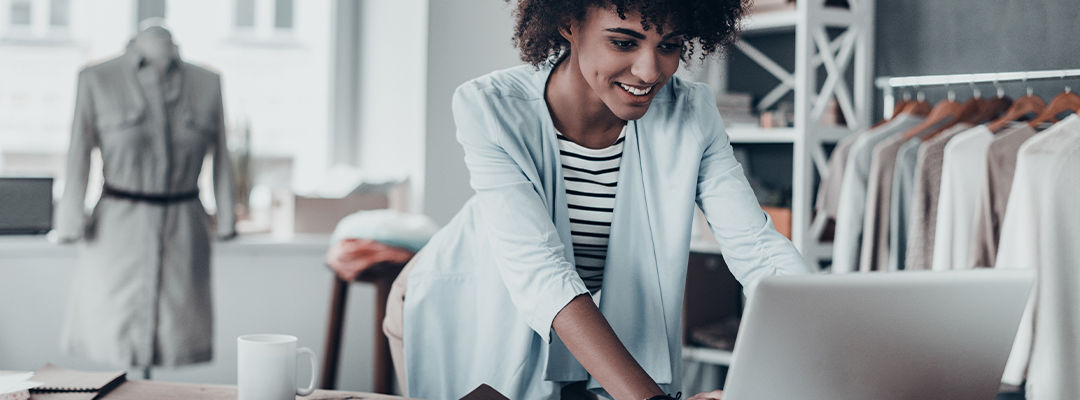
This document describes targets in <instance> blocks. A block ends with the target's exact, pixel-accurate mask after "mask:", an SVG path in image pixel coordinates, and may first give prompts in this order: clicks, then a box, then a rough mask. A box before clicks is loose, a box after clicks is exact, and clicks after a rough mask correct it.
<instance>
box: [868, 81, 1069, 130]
mask: <svg viewBox="0 0 1080 400" xmlns="http://www.w3.org/2000/svg"><path fill="white" fill-rule="evenodd" d="M1073 77H1080V69H1053V70H1044V71H1016V72H989V73H977V74H951V75H923V76H902V77H890V76H883V77H879V78H877V79H875V80H874V85H875V86H877V87H878V88H879V89H881V94H882V98H883V99H884V100H885V105H884V111H885V117H886V118H889V117H892V115H891V114H892V110H893V105H894V104H896V103H895V101H896V98H895V93H893V89H896V88H904V87H914V88H919V87H924V86H946V87H948V86H951V85H970V86H974V85H975V84H976V83H993V84H994V85H995V86H997V85H998V84H999V83H1001V82H1014V81H1021V82H1026V81H1029V80H1036V79H1066V78H1073ZM998 90H999V91H1000V87H999V88H998ZM1029 93H1030V88H1029Z"/></svg>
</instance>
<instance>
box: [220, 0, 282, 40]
mask: <svg viewBox="0 0 1080 400" xmlns="http://www.w3.org/2000/svg"><path fill="white" fill-rule="evenodd" d="M240 1H241V0H233V1H232V5H233V6H232V13H233V14H232V15H231V18H229V27H230V29H232V36H233V39H234V40H235V41H237V42H241V43H256V44H286V45H287V44H291V43H293V42H294V40H293V37H294V32H295V31H296V0H287V1H290V2H292V7H291V8H292V15H291V23H290V25H291V26H290V27H287V28H283V27H278V26H277V13H278V7H277V1H278V0H251V1H252V6H253V7H254V10H253V13H254V21H253V25H252V26H243V27H242V26H239V24H238V22H239V20H238V13H239V9H240Z"/></svg>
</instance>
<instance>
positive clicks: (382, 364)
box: [374, 277, 394, 394]
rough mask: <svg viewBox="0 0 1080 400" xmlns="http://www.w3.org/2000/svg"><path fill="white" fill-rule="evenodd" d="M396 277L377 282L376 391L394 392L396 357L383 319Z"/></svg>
mask: <svg viewBox="0 0 1080 400" xmlns="http://www.w3.org/2000/svg"><path fill="white" fill-rule="evenodd" d="M393 283H394V277H390V279H380V280H378V281H376V282H375V324H374V325H375V357H374V359H375V371H374V374H375V376H374V382H375V393H383V394H393V390H394V359H393V357H391V356H390V342H389V339H387V338H386V334H385V333H383V329H382V325H383V320H384V319H386V299H387V298H389V297H390V286H391V285H392V284H393Z"/></svg>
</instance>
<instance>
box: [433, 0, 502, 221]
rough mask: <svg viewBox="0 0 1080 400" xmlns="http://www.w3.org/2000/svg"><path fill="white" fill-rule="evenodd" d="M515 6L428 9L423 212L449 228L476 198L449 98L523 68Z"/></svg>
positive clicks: (477, 2) (491, 1)
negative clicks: (473, 82)
mask: <svg viewBox="0 0 1080 400" xmlns="http://www.w3.org/2000/svg"><path fill="white" fill-rule="evenodd" d="M511 6H512V2H511V3H507V2H504V1H498V0H465V1H450V0H431V1H430V2H429V4H428V13H429V14H428V15H429V22H428V52H427V53H428V55H427V107H426V109H427V116H426V124H427V130H426V138H425V142H424V143H425V144H424V147H425V153H426V155H425V158H424V160H425V165H424V193H423V199H424V202H423V207H424V208H423V210H424V213H425V214H427V215H428V216H430V217H432V218H433V219H435V221H437V222H438V223H440V224H445V223H446V222H447V221H449V220H450V218H452V217H453V216H454V214H456V213H457V211H458V210H459V209H461V206H462V204H464V203H465V201H466V200H468V198H469V196H471V195H472V194H473V190H472V189H471V188H469V174H468V171H467V170H466V169H465V162H464V160H463V158H464V157H465V154H464V153H463V152H462V150H461V146H460V145H459V144H458V143H457V140H456V139H455V138H454V132H455V130H454V119H453V116H452V115H451V112H450V98H451V96H452V95H453V93H454V89H455V88H457V87H458V85H461V84H462V83H464V82H465V81H467V80H469V79H472V78H475V77H478V76H480V75H483V74H486V73H488V72H491V71H494V70H497V69H503V68H507V67H510V66H514V65H518V64H521V61H520V59H519V58H518V53H517V50H516V49H515V48H514V46H513V42H512V41H511V40H512V36H513V27H514V20H513V17H512V16H511V15H510V12H511Z"/></svg>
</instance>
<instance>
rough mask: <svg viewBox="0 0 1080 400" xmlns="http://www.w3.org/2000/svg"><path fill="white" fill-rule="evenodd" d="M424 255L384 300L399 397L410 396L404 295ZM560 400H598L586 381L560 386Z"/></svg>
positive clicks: (408, 267)
mask: <svg viewBox="0 0 1080 400" xmlns="http://www.w3.org/2000/svg"><path fill="white" fill-rule="evenodd" d="M421 254H423V250H421V251H420V252H419V253H417V254H416V256H415V257H413V259H412V261H409V263H408V264H405V268H403V269H402V270H401V273H400V274H398V277H397V279H395V280H394V283H393V285H391V286H390V297H389V298H388V299H386V319H384V320H383V333H384V334H386V339H387V340H388V341H389V342H390V357H391V358H393V359H394V373H395V374H396V375H397V379H398V382H399V384H400V385H401V392H402V396H405V397H408V396H409V381H408V374H407V373H406V372H405V342H404V341H403V338H404V335H405V326H404V325H405V292H406V288H407V287H408V286H409V272H411V271H412V269H413V266H414V265H415V264H416V260H418V259H419V258H420V256H421ZM560 398H561V399H562V400H597V399H598V397H597V395H596V394H595V393H593V392H591V391H589V389H587V388H586V387H585V381H580V382H571V383H568V384H567V385H565V386H563V388H562V392H561V393H560Z"/></svg>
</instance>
